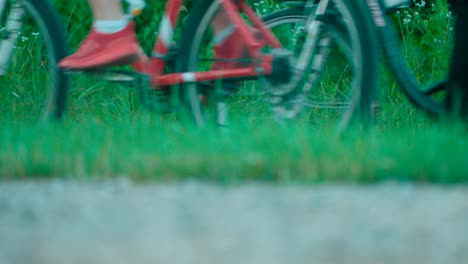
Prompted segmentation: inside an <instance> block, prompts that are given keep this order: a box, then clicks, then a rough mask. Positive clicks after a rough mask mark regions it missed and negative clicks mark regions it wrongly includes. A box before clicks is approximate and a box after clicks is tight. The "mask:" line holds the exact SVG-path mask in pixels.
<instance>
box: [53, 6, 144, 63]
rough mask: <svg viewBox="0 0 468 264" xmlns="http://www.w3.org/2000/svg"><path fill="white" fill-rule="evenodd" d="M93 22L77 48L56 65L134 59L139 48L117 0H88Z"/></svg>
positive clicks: (131, 24) (129, 60) (130, 24)
mask: <svg viewBox="0 0 468 264" xmlns="http://www.w3.org/2000/svg"><path fill="white" fill-rule="evenodd" d="M89 4H90V6H91V9H92V12H93V16H94V22H93V27H92V29H91V31H90V33H89V34H88V35H87V36H86V38H85V39H84V41H83V42H82V43H81V45H80V47H79V48H78V50H77V51H76V52H75V53H74V54H72V55H70V56H68V57H66V58H64V59H63V60H62V61H61V62H60V63H59V66H60V67H62V68H68V69H88V68H96V67H103V66H113V65H120V64H130V63H132V62H134V61H136V60H137V58H138V54H139V52H140V48H139V45H138V41H137V39H136V36H135V33H134V24H133V23H129V22H128V19H127V18H126V17H125V15H124V14H123V12H122V6H121V3H120V1H119V0H89Z"/></svg>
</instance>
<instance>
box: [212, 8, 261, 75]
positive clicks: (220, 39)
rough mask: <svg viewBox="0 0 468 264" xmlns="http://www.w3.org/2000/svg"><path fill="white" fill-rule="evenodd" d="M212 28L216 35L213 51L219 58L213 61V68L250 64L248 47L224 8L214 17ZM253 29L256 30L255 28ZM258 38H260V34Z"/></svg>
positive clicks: (229, 67)
mask: <svg viewBox="0 0 468 264" xmlns="http://www.w3.org/2000/svg"><path fill="white" fill-rule="evenodd" d="M211 29H212V30H213V35H214V36H213V41H214V45H213V51H214V54H215V58H216V59H219V61H215V62H214V63H213V65H212V69H233V68H237V67H242V66H244V67H245V66H247V65H248V64H249V60H248V58H249V52H248V47H247V45H246V44H245V41H243V39H242V37H241V35H240V33H239V31H238V30H237V29H236V28H235V27H234V25H233V23H232V22H231V20H230V19H229V17H228V16H227V14H226V12H225V11H224V10H223V9H222V8H220V9H219V10H218V12H217V14H216V15H215V16H214V17H213V21H212V22H211ZM252 31H253V32H255V30H254V29H253V28H252ZM256 36H257V35H256ZM257 39H260V36H259V35H258V36H257Z"/></svg>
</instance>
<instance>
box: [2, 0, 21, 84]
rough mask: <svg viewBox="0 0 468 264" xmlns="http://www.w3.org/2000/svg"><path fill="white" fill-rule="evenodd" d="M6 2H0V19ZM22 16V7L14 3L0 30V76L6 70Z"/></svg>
mask: <svg viewBox="0 0 468 264" xmlns="http://www.w3.org/2000/svg"><path fill="white" fill-rule="evenodd" d="M7 2H8V1H7V0H0V19H1V18H2V15H3V12H4V11H5V8H6V6H7ZM23 15H24V8H23V6H22V5H21V4H20V3H18V2H15V3H14V5H13V6H12V7H11V12H10V14H9V15H8V18H7V20H6V24H5V27H4V28H1V29H0V40H1V43H0V75H5V73H6V72H7V70H8V64H9V62H10V59H11V54H12V52H13V49H14V48H15V43H16V40H17V39H18V32H19V31H20V29H21V25H22V18H23Z"/></svg>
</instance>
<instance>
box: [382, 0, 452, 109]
mask: <svg viewBox="0 0 468 264" xmlns="http://www.w3.org/2000/svg"><path fill="white" fill-rule="evenodd" d="M436 4H437V5H438V6H437V7H434V8H435V10H434V11H433V12H427V11H422V10H421V7H417V6H415V7H414V8H406V9H402V10H400V11H398V12H396V13H391V14H387V15H385V16H384V17H383V19H384V20H383V21H384V23H381V24H379V26H378V27H377V29H378V32H379V38H380V42H381V44H382V46H383V49H384V55H385V58H386V60H387V62H388V65H389V68H390V70H391V72H392V73H393V75H394V77H395V80H396V82H397V84H398V86H399V87H400V88H401V90H402V91H403V92H404V94H405V95H406V96H407V97H408V99H409V101H410V102H411V103H412V104H413V105H415V106H416V107H418V108H419V109H421V110H423V111H425V112H426V113H428V114H430V115H432V116H439V115H441V114H443V113H444V112H445V106H444V100H445V95H446V89H445V85H446V81H445V79H446V74H447V72H448V69H449V61H450V54H451V46H452V44H451V42H452V34H453V33H452V32H451V30H450V29H451V28H452V20H453V17H452V16H451V14H450V11H449V10H448V8H447V6H444V5H443V4H442V3H441V2H440V1H438V2H437V3H436ZM380 8H382V6H380ZM382 10H383V9H382ZM397 32H398V33H397Z"/></svg>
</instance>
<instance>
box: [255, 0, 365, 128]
mask: <svg viewBox="0 0 468 264" xmlns="http://www.w3.org/2000/svg"><path fill="white" fill-rule="evenodd" d="M300 4H302V5H305V2H302V3H297V5H293V6H292V8H287V9H283V10H279V11H276V12H273V13H271V14H269V15H266V16H264V17H263V18H262V19H263V21H264V23H265V25H266V26H267V27H268V28H274V27H275V24H281V23H284V22H282V21H290V22H293V23H296V24H304V25H305V24H306V21H307V18H308V15H306V14H305V12H304V8H300V7H301V5H300ZM302 7H304V6H302ZM322 21H323V24H324V27H325V29H324V30H325V31H327V33H328V36H329V37H330V39H331V45H329V46H328V47H327V48H326V50H325V51H324V52H325V53H326V55H325V54H322V56H321V57H322V58H323V59H322V60H321V61H320V60H317V58H316V59H315V60H314V63H313V65H312V66H311V67H312V70H311V72H310V74H309V77H307V78H306V80H307V83H305V87H309V88H307V89H306V90H307V92H306V93H305V97H306V101H305V107H306V108H307V112H311V113H313V116H310V115H309V118H308V120H309V121H311V122H313V120H316V121H317V122H315V123H322V122H323V120H324V119H326V118H328V119H330V117H331V116H336V117H337V119H339V117H338V116H348V115H350V113H346V111H351V112H352V111H353V108H356V107H358V105H356V104H355V105H353V104H352V103H353V102H351V103H350V102H348V99H351V98H352V96H351V94H352V93H353V91H352V88H353V87H346V85H345V84H341V85H340V82H341V81H342V80H344V79H347V78H349V77H350V76H348V75H349V74H351V73H350V71H352V69H349V68H352V67H349V66H350V64H349V63H347V61H350V60H352V58H353V55H352V52H353V51H352V49H351V47H350V38H349V36H348V35H347V34H346V31H347V30H346V25H345V24H344V23H343V21H340V20H339V19H337V18H336V17H335V16H326V17H325V18H323V19H322ZM316 56H317V55H316ZM325 56H326V57H325ZM342 57H344V58H342ZM343 59H344V60H345V61H343ZM330 64H331V65H330ZM331 75H335V76H334V77H335V78H337V79H334V78H333V77H331ZM318 82H321V83H320V84H318ZM316 85H319V86H320V87H316ZM351 101H352V100H351ZM354 102H355V101H354ZM324 117H325V118H324ZM340 126H342V127H345V126H346V125H345V124H341V125H340Z"/></svg>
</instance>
